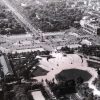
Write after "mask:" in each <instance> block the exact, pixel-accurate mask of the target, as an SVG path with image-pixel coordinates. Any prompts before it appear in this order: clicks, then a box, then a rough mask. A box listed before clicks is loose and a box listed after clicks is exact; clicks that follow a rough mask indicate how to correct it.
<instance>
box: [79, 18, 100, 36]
mask: <svg viewBox="0 0 100 100" xmlns="http://www.w3.org/2000/svg"><path fill="white" fill-rule="evenodd" d="M83 21H84V23H83V24H81V25H82V27H83V30H84V31H85V32H87V33H89V34H91V35H100V22H99V21H98V19H97V18H87V19H85V20H83Z"/></svg>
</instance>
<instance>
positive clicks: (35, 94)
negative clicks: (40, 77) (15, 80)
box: [31, 90, 45, 100]
mask: <svg viewBox="0 0 100 100" xmlns="http://www.w3.org/2000/svg"><path fill="white" fill-rule="evenodd" d="M31 95H32V97H33V100H40V98H41V100H45V97H44V96H43V94H42V92H41V91H39V90H38V91H33V92H31Z"/></svg>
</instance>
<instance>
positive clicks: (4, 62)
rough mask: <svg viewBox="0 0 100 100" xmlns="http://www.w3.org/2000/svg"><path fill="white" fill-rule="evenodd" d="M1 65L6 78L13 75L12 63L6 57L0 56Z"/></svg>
mask: <svg viewBox="0 0 100 100" xmlns="http://www.w3.org/2000/svg"><path fill="white" fill-rule="evenodd" d="M0 63H1V65H2V70H3V73H4V75H5V76H6V75H13V70H12V68H11V66H10V63H9V61H8V59H7V56H6V55H1V56H0Z"/></svg>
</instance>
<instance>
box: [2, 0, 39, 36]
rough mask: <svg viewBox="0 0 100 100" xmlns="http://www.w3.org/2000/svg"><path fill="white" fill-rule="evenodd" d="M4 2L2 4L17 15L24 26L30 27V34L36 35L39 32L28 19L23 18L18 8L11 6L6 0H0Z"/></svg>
mask: <svg viewBox="0 0 100 100" xmlns="http://www.w3.org/2000/svg"><path fill="white" fill-rule="evenodd" d="M2 1H3V2H4V4H5V5H6V6H7V7H8V8H9V9H10V10H11V11H12V12H13V13H14V14H15V15H16V16H17V17H18V19H19V20H20V21H21V22H22V23H23V24H25V25H26V27H28V28H29V29H30V31H31V32H32V34H33V35H34V36H38V35H39V33H40V32H38V31H37V30H36V29H35V28H34V27H33V26H32V25H31V24H30V23H29V22H28V21H27V19H26V18H24V17H23V16H22V15H21V14H20V13H19V12H18V10H17V9H16V8H15V7H13V6H12V5H11V4H10V2H9V1H8V0H2Z"/></svg>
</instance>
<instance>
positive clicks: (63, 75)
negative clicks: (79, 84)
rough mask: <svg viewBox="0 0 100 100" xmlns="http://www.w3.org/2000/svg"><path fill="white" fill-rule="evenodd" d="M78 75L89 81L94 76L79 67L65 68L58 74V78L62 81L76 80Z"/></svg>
mask: <svg viewBox="0 0 100 100" xmlns="http://www.w3.org/2000/svg"><path fill="white" fill-rule="evenodd" d="M78 77H82V78H83V80H84V81H88V80H89V79H90V78H91V77H92V75H91V74H90V73H88V72H87V71H84V70H79V69H68V70H63V71H62V72H60V73H59V74H58V75H56V78H57V79H58V80H62V81H66V80H72V79H74V80H75V79H77V78H78Z"/></svg>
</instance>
